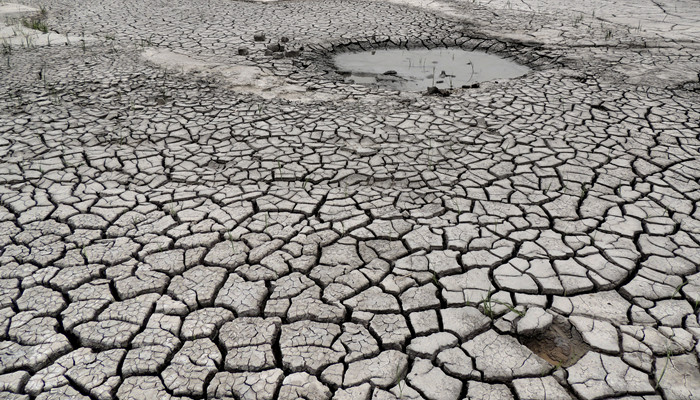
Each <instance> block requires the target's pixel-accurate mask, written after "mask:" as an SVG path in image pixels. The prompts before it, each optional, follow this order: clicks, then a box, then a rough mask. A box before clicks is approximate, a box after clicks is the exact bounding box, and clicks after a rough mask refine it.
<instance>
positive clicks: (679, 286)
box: [671, 282, 688, 298]
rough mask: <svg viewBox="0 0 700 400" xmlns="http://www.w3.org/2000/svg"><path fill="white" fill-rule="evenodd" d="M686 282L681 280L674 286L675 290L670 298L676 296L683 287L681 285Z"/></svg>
mask: <svg viewBox="0 0 700 400" xmlns="http://www.w3.org/2000/svg"><path fill="white" fill-rule="evenodd" d="M687 284H688V282H683V283H681V284H680V285H678V286H676V290H675V291H674V292H673V294H672V295H671V298H674V297H676V295H677V294H679V293H680V292H681V290H682V289H683V286H685V285H687Z"/></svg>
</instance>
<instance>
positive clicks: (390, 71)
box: [384, 69, 398, 75]
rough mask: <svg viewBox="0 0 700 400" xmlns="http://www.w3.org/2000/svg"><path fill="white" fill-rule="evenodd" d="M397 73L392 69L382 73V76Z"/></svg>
mask: <svg viewBox="0 0 700 400" xmlns="http://www.w3.org/2000/svg"><path fill="white" fill-rule="evenodd" d="M396 74H398V72H396V71H394V70H393V69H390V70H388V71H386V72H385V73H384V75H396Z"/></svg>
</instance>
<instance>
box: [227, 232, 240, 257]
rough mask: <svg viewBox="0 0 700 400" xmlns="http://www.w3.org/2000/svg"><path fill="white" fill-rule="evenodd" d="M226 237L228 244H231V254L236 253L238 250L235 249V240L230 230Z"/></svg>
mask: <svg viewBox="0 0 700 400" xmlns="http://www.w3.org/2000/svg"><path fill="white" fill-rule="evenodd" d="M226 239H227V240H228V242H229V244H230V245H231V251H232V252H233V254H236V253H238V251H236V242H235V241H234V240H233V235H232V234H231V232H229V233H228V234H227V235H226Z"/></svg>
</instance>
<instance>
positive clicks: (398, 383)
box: [394, 365, 405, 398]
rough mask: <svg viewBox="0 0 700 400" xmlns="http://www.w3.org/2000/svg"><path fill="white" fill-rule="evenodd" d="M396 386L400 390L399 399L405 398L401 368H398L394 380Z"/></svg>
mask: <svg viewBox="0 0 700 400" xmlns="http://www.w3.org/2000/svg"><path fill="white" fill-rule="evenodd" d="M394 385H395V386H396V387H397V388H399V398H402V397H403V388H404V386H405V384H404V382H403V374H402V373H401V369H400V367H399V366H398V365H397V366H396V374H395V378H394Z"/></svg>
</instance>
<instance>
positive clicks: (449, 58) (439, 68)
mask: <svg viewBox="0 0 700 400" xmlns="http://www.w3.org/2000/svg"><path fill="white" fill-rule="evenodd" d="M333 61H334V63H335V65H336V67H337V68H338V69H339V70H340V71H343V72H346V73H347V72H349V73H350V75H349V77H348V78H347V79H346V81H348V82H354V83H359V84H366V85H378V86H384V87H388V88H391V89H398V90H407V91H422V90H425V89H426V88H427V87H429V86H437V87H438V88H440V89H449V88H460V87H462V86H463V85H465V86H470V85H473V84H475V83H479V82H485V81H491V80H498V79H510V78H517V77H519V76H522V75H525V74H526V73H527V72H528V71H529V68H527V67H525V66H523V65H520V64H517V63H515V62H513V61H510V60H507V59H504V58H501V57H498V56H496V55H492V54H486V53H482V52H476V51H467V50H462V49H430V50H429V49H411V50H405V49H390V50H376V51H364V52H358V53H339V54H337V55H335V56H334V58H333Z"/></svg>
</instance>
